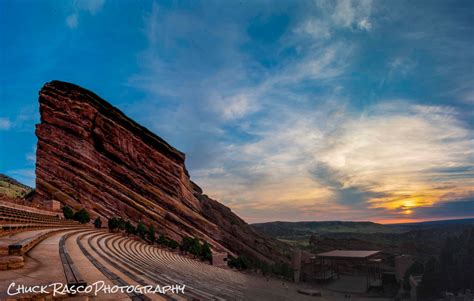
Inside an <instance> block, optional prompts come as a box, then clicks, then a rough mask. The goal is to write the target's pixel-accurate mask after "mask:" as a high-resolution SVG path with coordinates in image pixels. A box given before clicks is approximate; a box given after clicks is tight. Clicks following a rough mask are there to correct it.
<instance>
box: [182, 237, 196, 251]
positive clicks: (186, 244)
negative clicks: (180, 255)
mask: <svg viewBox="0 0 474 301" xmlns="http://www.w3.org/2000/svg"><path fill="white" fill-rule="evenodd" d="M192 244H193V238H192V237H189V236H186V237H183V238H182V240H181V244H180V246H179V249H180V250H181V251H183V252H184V253H186V252H189V249H190V248H191V245H192Z"/></svg>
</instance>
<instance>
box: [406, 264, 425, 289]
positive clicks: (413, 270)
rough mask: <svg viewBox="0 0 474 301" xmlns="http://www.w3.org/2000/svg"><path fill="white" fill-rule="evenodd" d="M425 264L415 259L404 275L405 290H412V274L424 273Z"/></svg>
mask: <svg viewBox="0 0 474 301" xmlns="http://www.w3.org/2000/svg"><path fill="white" fill-rule="evenodd" d="M423 270H424V267H423V264H422V263H421V262H418V261H415V262H414V263H413V264H412V265H411V266H410V267H409V268H408V269H407V270H406V272H405V276H404V277H403V289H404V290H405V291H410V290H411V285H410V276H412V275H422V274H423Z"/></svg>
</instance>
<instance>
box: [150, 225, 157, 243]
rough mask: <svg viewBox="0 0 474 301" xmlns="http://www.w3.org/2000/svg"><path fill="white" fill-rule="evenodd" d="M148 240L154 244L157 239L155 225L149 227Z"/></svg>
mask: <svg viewBox="0 0 474 301" xmlns="http://www.w3.org/2000/svg"><path fill="white" fill-rule="evenodd" d="M148 240H149V241H151V243H154V242H155V240H156V238H155V227H153V225H150V226H149V227H148Z"/></svg>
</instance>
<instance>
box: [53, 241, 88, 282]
mask: <svg viewBox="0 0 474 301" xmlns="http://www.w3.org/2000/svg"><path fill="white" fill-rule="evenodd" d="M70 235H71V233H68V234H65V235H63V236H62V237H61V240H60V241H59V255H60V257H61V262H62V265H63V270H64V274H65V277H66V281H67V285H68V287H69V288H78V287H85V286H86V285H87V283H86V281H85V280H84V278H83V277H82V276H81V273H80V272H79V270H78V268H77V267H76V266H75V265H74V262H73V261H72V259H71V256H70V255H69V252H68V250H67V249H66V248H65V246H64V244H65V241H66V239H67V238H68V237H69V236H70Z"/></svg>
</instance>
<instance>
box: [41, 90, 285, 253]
mask: <svg viewBox="0 0 474 301" xmlns="http://www.w3.org/2000/svg"><path fill="white" fill-rule="evenodd" d="M39 103H40V113H41V123H40V124H38V125H37V127H36V135H37V137H38V146H37V160H36V193H35V200H37V201H39V202H42V203H43V204H48V203H50V202H51V201H59V202H61V203H62V204H67V205H69V206H71V207H72V208H76V209H78V208H80V207H85V208H86V209H88V210H89V211H91V212H92V214H93V215H97V216H102V217H104V218H110V217H113V216H121V217H123V218H126V219H129V220H132V221H134V222H135V223H137V222H144V223H145V224H153V225H154V226H155V228H156V229H158V232H162V233H166V234H167V235H169V236H171V237H172V238H174V239H176V240H178V241H179V240H180V239H181V238H182V237H183V236H197V237H199V238H202V239H205V240H207V241H208V242H209V243H210V244H211V245H212V246H213V248H214V249H216V250H218V251H225V252H228V253H230V254H231V255H234V256H235V255H237V254H241V253H244V254H247V255H248V256H252V257H256V258H260V259H264V260H267V261H270V262H274V261H287V260H288V258H287V257H286V256H284V255H283V254H282V253H281V252H280V250H281V249H282V248H285V245H283V244H281V243H280V242H278V241H276V240H273V239H270V238H267V237H265V236H263V235H261V234H259V233H257V232H256V231H255V230H253V229H252V228H251V227H250V226H249V225H248V224H247V223H245V222H244V221H243V220H242V219H240V218H239V217H238V216H237V215H235V214H234V213H233V212H232V211H231V210H230V209H229V208H228V207H226V206H224V205H222V204H220V203H219V202H217V201H215V200H212V199H210V198H209V197H207V196H206V195H204V194H203V193H202V190H201V189H200V188H199V187H198V186H197V185H196V184H195V183H193V182H192V181H191V180H190V177H189V174H188V171H187V170H186V167H185V155H184V154H183V153H182V152H180V151H178V150H176V149H175V148H173V147H172V146H171V145H169V144H168V143H167V142H166V141H164V140H163V139H161V138H160V137H158V136H156V135H155V134H153V133H152V132H150V131H149V130H148V129H146V128H145V127H143V126H141V125H139V124H137V123H136V122H134V121H133V120H131V119H130V118H128V117H127V116H125V115H124V114H123V113H122V112H121V111H120V110H118V109H117V108H115V107H113V106H112V105H111V104H109V103H108V102H106V101H105V100H103V99H101V98H100V97H99V96H97V95H95V94H94V93H92V92H90V91H88V90H85V89H83V88H81V87H78V86H76V85H73V84H69V83H65V82H59V81H53V82H50V83H47V84H46V85H45V86H44V87H43V88H42V89H41V91H40V95H39Z"/></svg>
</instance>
